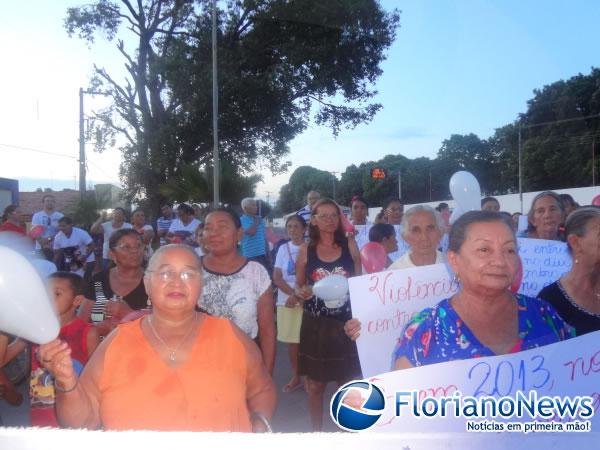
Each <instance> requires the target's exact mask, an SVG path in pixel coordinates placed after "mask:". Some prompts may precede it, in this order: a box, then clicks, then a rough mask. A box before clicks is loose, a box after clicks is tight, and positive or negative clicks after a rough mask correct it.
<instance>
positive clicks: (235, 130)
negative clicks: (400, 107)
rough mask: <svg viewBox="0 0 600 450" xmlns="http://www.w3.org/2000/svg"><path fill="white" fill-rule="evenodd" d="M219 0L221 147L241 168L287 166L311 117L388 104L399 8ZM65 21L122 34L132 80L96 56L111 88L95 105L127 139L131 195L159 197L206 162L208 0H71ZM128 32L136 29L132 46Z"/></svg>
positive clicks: (101, 84)
mask: <svg viewBox="0 0 600 450" xmlns="http://www.w3.org/2000/svg"><path fill="white" fill-rule="evenodd" d="M218 3H219V8H220V9H219V12H218V39H217V42H218V55H219V56H218V61H219V62H218V70H219V105H220V110H219V125H220V126H219V133H220V134H219V144H220V155H221V158H222V159H223V161H225V162H226V164H228V165H229V167H230V169H231V170H233V172H234V173H236V174H238V175H248V174H251V173H252V171H254V170H256V169H260V168H262V167H263V166H266V167H268V168H269V169H270V170H271V172H272V173H280V172H282V171H284V170H285V169H286V168H287V165H288V163H287V162H285V161H284V156H285V155H286V154H287V153H288V152H289V148H288V142H289V141H290V140H291V139H293V138H294V137H296V136H297V135H298V134H299V133H301V132H302V131H303V130H304V129H305V128H306V126H307V125H308V123H309V121H310V120H311V119H314V120H315V121H316V123H318V124H321V125H324V126H327V127H329V128H331V130H332V132H333V133H334V134H337V133H338V132H339V131H340V130H341V129H342V128H344V127H354V126H356V125H358V124H360V123H364V122H368V121H370V120H371V119H372V117H373V115H374V114H375V113H376V112H377V110H379V109H380V108H381V105H380V104H377V103H374V102H373V101H372V99H373V96H374V95H375V94H376V91H374V90H373V89H372V87H371V86H372V84H373V82H374V81H375V80H376V79H377V77H378V76H379V75H380V74H381V69H380V63H381V62H382V61H383V60H384V58H385V51H386V50H387V49H388V48H389V46H390V45H391V43H392V42H393V40H394V38H395V31H396V28H397V26H398V22H399V15H398V13H397V12H396V11H392V12H385V11H384V10H383V9H382V8H381V7H380V5H379V4H378V2H377V1H375V0H331V1H327V2H319V1H316V0H297V1H293V2H289V1H287V0H229V1H227V2H218ZM65 26H66V29H67V32H68V33H69V35H77V36H78V37H80V38H82V39H84V40H86V41H87V42H88V43H89V44H90V45H92V44H93V42H94V38H95V37H97V36H98V34H101V35H103V36H104V37H105V38H107V39H109V40H116V44H117V45H116V48H117V51H118V52H119V53H120V55H121V57H122V58H123V61H124V62H125V67H126V69H127V73H128V76H127V78H126V80H125V81H124V82H120V81H119V80H116V79H115V78H113V76H112V75H111V74H110V73H109V72H107V71H106V70H105V69H103V68H100V67H97V68H96V75H97V76H96V78H95V79H94V83H93V87H94V88H96V89H102V90H104V91H106V92H108V93H109V94H110V95H111V96H112V98H113V106H112V108H111V109H110V110H107V111H104V112H103V113H102V114H100V115H99V118H100V119H101V121H102V123H103V131H104V132H105V134H108V135H109V137H111V136H110V135H111V134H112V135H113V136H114V135H121V136H123V137H124V138H125V139H126V144H125V145H124V146H123V149H122V150H123V159H124V162H123V165H122V167H121V180H122V182H123V183H124V185H125V189H126V193H127V196H128V197H129V198H134V197H138V198H147V199H149V200H150V201H151V202H152V201H154V202H155V203H158V202H159V201H160V199H161V194H160V191H159V186H161V185H163V186H164V185H165V184H167V185H168V184H169V183H170V180H173V179H175V180H177V179H181V178H182V176H183V175H184V171H187V170H189V167H190V166H192V167H197V168H198V169H202V170H205V171H208V170H209V168H208V165H209V164H210V162H211V158H212V139H213V138H212V114H211V102H212V97H211V83H212V73H211V70H212V69H211V16H210V2H209V1H208V0H197V1H190V0H140V1H138V2H131V1H130V0H121V1H116V0H114V1H110V0H94V1H92V3H91V4H88V5H85V6H81V7H77V8H70V9H69V10H68V11H67V18H66V20H65ZM124 35H129V37H130V38H131V36H133V39H135V45H134V49H133V50H128V49H127V48H126V45H125V40H124V39H125V38H124V37H122V36H124ZM128 42H129V41H128ZM109 140H110V139H104V140H100V142H107V141H109ZM171 184H172V183H171ZM209 184H210V183H209ZM223 188H224V189H227V187H226V186H225V184H223ZM163 192H165V191H164V188H163Z"/></svg>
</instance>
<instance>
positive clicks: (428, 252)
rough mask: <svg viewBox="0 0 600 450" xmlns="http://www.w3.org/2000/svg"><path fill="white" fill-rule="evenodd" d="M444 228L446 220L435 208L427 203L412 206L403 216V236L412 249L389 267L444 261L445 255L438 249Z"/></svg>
mask: <svg viewBox="0 0 600 450" xmlns="http://www.w3.org/2000/svg"><path fill="white" fill-rule="evenodd" d="M443 229H444V222H443V221H442V218H441V217H440V214H439V213H438V212H437V211H436V210H435V209H433V208H431V207H429V206H425V205H423V206H413V207H412V208H410V209H409V210H408V211H406V213H404V217H402V238H403V239H404V240H405V241H406V242H407V243H408V245H410V250H409V251H408V252H406V253H405V254H404V255H402V257H400V259H398V260H397V261H396V262H394V264H392V265H391V266H390V267H389V269H390V270H395V269H407V268H409V267H417V266H427V265H430V264H438V263H442V262H444V261H445V258H444V255H442V253H441V252H440V251H439V250H438V247H439V245H440V240H441V239H442V235H443V231H442V230H443Z"/></svg>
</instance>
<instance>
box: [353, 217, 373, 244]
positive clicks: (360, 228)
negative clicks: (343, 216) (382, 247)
mask: <svg viewBox="0 0 600 450" xmlns="http://www.w3.org/2000/svg"><path fill="white" fill-rule="evenodd" d="M372 226H373V224H372V223H369V222H367V223H366V224H365V225H354V229H355V230H356V235H355V236H354V240H355V241H356V245H358V250H359V251H360V250H362V248H363V247H364V246H365V245H367V244H368V243H369V231H371V227H372Z"/></svg>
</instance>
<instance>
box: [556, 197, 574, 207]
mask: <svg viewBox="0 0 600 450" xmlns="http://www.w3.org/2000/svg"><path fill="white" fill-rule="evenodd" d="M558 198H560V201H561V203H562V205H563V209H566V208H567V206H577V202H576V201H575V199H574V198H573V197H572V196H571V194H558Z"/></svg>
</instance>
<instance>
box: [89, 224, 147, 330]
mask: <svg viewBox="0 0 600 450" xmlns="http://www.w3.org/2000/svg"><path fill="white" fill-rule="evenodd" d="M108 247H109V251H108V256H110V258H111V259H112V261H113V262H114V267H112V268H110V269H107V270H104V271H102V272H99V273H97V274H95V275H94V276H92V280H91V282H90V283H89V284H88V286H87V289H86V290H85V293H84V295H85V300H84V301H83V304H82V305H81V308H80V312H79V315H80V317H81V318H82V319H84V320H86V321H87V320H91V322H92V323H94V324H95V325H96V326H97V327H98V331H99V332H100V335H101V336H106V335H107V334H108V333H109V332H110V331H111V330H112V329H113V328H114V327H115V326H116V325H117V323H119V321H120V320H121V319H122V318H123V317H125V316H126V315H127V314H129V313H130V312H131V311H133V310H139V309H143V308H146V307H147V302H148V295H147V294H146V290H145V288H144V280H143V278H144V269H143V267H142V262H143V259H144V244H143V242H142V238H141V236H140V235H139V234H138V232H137V231H135V230H132V229H126V230H118V231H115V232H114V233H113V234H112V236H111V237H110V239H109V245H108Z"/></svg>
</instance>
